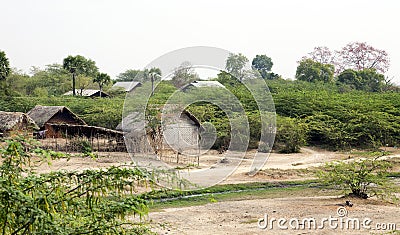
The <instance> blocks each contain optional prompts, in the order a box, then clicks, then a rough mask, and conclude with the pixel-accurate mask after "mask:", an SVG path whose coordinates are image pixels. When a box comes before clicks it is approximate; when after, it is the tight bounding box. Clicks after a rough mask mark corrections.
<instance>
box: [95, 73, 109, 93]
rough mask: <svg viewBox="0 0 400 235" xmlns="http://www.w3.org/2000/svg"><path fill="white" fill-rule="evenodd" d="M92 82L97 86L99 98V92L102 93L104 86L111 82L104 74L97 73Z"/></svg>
mask: <svg viewBox="0 0 400 235" xmlns="http://www.w3.org/2000/svg"><path fill="white" fill-rule="evenodd" d="M93 82H95V83H97V84H99V88H100V97H101V92H102V91H103V87H104V85H107V84H109V83H110V82H111V78H110V76H109V75H108V74H106V73H98V74H96V77H95V78H94V79H93Z"/></svg>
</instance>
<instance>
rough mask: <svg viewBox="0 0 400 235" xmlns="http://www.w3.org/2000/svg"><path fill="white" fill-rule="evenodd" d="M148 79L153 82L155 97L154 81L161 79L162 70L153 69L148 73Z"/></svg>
mask: <svg viewBox="0 0 400 235" xmlns="http://www.w3.org/2000/svg"><path fill="white" fill-rule="evenodd" d="M146 77H147V78H149V79H150V80H151V96H153V95H154V81H155V80H157V79H158V78H161V70H160V69H159V68H151V69H150V70H148V71H146Z"/></svg>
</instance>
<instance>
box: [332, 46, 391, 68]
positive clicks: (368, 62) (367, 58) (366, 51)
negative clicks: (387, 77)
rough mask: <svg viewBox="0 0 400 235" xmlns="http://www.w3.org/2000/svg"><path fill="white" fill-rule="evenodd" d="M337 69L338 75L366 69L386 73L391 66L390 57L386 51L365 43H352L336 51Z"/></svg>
mask: <svg viewBox="0 0 400 235" xmlns="http://www.w3.org/2000/svg"><path fill="white" fill-rule="evenodd" d="M336 54H337V56H336V59H335V67H336V69H337V73H341V72H342V71H344V70H346V69H353V70H356V71H361V70H364V69H375V70H376V71H377V72H380V73H385V72H386V71H387V70H388V69H389V66H390V59H389V55H388V53H387V52H386V51H384V50H380V49H377V48H375V47H373V46H370V45H368V44H367V43H365V42H351V43H349V44H347V45H346V46H345V47H343V48H342V49H341V50H340V51H336Z"/></svg>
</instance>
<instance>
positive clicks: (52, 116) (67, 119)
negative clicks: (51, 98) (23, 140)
mask: <svg viewBox="0 0 400 235" xmlns="http://www.w3.org/2000/svg"><path fill="white" fill-rule="evenodd" d="M27 114H28V116H29V117H31V118H32V119H33V120H34V121H35V122H36V124H37V125H38V126H39V127H40V128H41V129H44V126H45V124H48V123H57V124H74V125H87V124H86V123H85V121H83V120H82V119H81V118H79V117H78V116H77V115H76V114H75V113H73V112H72V111H71V110H69V109H68V108H67V107H65V106H40V105H37V106H35V107H34V108H33V109H32V110H30V111H29V112H28V113H27Z"/></svg>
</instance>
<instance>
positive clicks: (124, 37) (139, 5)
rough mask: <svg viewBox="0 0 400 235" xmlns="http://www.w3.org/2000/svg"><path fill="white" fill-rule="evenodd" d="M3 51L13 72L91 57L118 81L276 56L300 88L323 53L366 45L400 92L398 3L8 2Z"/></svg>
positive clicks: (0, 41) (277, 65)
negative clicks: (160, 68) (209, 52)
mask: <svg viewBox="0 0 400 235" xmlns="http://www.w3.org/2000/svg"><path fill="white" fill-rule="evenodd" d="M0 6H1V20H0V29H1V33H0V50H4V51H5V52H6V54H7V56H8V58H9V59H10V63H11V66H12V67H17V68H19V69H23V70H24V71H26V72H28V71H29V68H30V67H31V66H39V67H44V65H46V64H51V63H62V60H63V58H65V57H66V56H68V55H76V54H81V55H83V56H85V57H88V58H91V59H92V60H94V61H96V64H97V66H98V67H99V68H100V71H102V72H106V73H108V74H110V75H111V76H112V77H113V78H115V76H116V75H117V74H119V73H121V72H124V71H125V70H126V69H140V68H143V67H145V66H146V65H147V64H148V63H150V62H151V61H152V60H154V59H156V58H157V57H159V56H161V55H163V54H165V53H167V52H169V51H172V50H176V49H180V48H184V47H189V46H213V47H219V48H222V49H226V50H229V51H232V52H234V53H238V52H241V53H243V54H244V55H246V56H247V57H248V58H249V60H250V61H251V60H252V58H253V57H254V56H255V55H256V54H266V55H268V56H270V57H271V58H272V60H273V62H274V66H273V68H272V70H273V71H274V72H275V73H278V74H281V75H283V76H284V77H286V78H293V77H294V74H295V71H296V67H297V62H296V61H298V60H299V59H300V58H301V57H302V56H304V55H306V54H307V53H308V52H310V51H312V50H313V48H314V47H315V46H328V47H329V48H331V49H340V48H341V47H343V46H344V45H346V44H347V43H348V42H353V41H363V42H367V43H368V44H370V45H372V46H374V47H376V48H379V49H383V50H386V51H387V52H388V53H389V56H390V58H391V68H390V70H389V71H388V72H387V73H386V75H388V76H389V77H395V81H396V83H398V84H400V46H399V43H400V27H399V26H398V23H395V22H400V7H399V3H397V1H392V0H382V1H376V0H375V1H372V0H364V1H358V0H357V1H355V0H336V1H332V0H330V1H321V0H319V1H317V0H302V1H296V0H292V1H289V0H279V1H278V0H276V1H272V0H271V1H265V0H264V1H261V0H260V1H252V0H246V1H212V0H202V1H196V2H195V1H188V0H186V1H183V0H182V1H178V0H168V1H133V0H131V1H130V0H125V1H123V0H114V1H111V0H80V1H79V0H68V1H67V0H58V1H54V0H35V1H32V0H3V1H2V2H1V4H0Z"/></svg>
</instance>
